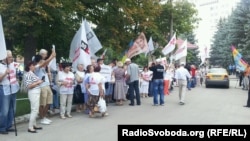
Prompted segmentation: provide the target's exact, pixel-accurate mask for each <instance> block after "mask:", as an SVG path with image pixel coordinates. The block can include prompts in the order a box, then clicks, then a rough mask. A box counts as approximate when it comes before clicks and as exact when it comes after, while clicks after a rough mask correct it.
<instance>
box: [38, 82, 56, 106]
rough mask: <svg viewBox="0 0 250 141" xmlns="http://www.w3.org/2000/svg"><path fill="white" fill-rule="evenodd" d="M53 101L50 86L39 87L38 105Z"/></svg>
mask: <svg viewBox="0 0 250 141" xmlns="http://www.w3.org/2000/svg"><path fill="white" fill-rule="evenodd" d="M52 103H53V93H52V90H51V88H50V86H44V87H41V96H40V105H41V106H46V105H47V104H52Z"/></svg>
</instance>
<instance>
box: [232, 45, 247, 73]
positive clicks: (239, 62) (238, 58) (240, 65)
mask: <svg viewBox="0 0 250 141" xmlns="http://www.w3.org/2000/svg"><path fill="white" fill-rule="evenodd" d="M231 49H232V54H233V58H234V63H235V65H236V68H237V69H239V70H240V71H245V70H246V68H247V63H246V62H245V61H244V60H243V59H242V55H241V54H240V53H239V52H238V50H237V49H236V48H235V46H231Z"/></svg>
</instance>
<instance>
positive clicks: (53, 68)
mask: <svg viewBox="0 0 250 141" xmlns="http://www.w3.org/2000/svg"><path fill="white" fill-rule="evenodd" d="M52 49H53V50H54V51H55V50H56V48H55V45H52ZM48 67H49V68H50V70H51V71H57V67H56V57H54V58H53V59H52V60H51V61H50V62H49V65H48Z"/></svg>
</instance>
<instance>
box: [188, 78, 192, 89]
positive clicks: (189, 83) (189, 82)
mask: <svg viewBox="0 0 250 141" xmlns="http://www.w3.org/2000/svg"><path fill="white" fill-rule="evenodd" d="M187 88H188V89H189V90H191V80H189V79H188V78H187Z"/></svg>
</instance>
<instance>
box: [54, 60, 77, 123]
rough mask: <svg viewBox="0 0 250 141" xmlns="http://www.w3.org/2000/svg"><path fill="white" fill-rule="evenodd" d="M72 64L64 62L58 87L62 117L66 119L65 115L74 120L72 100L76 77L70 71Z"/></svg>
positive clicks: (59, 75) (59, 74)
mask: <svg viewBox="0 0 250 141" xmlns="http://www.w3.org/2000/svg"><path fill="white" fill-rule="evenodd" d="M71 65H72V64H71V63H67V62H64V63H62V68H63V71H60V72H59V73H58V81H57V83H58V85H59V92H60V117H61V119H65V118H66V117H65V114H66V116H67V117H69V118H72V116H71V109H72V100H73V92H74V86H73V85H74V81H75V76H74V74H73V73H72V72H71V71H70V68H71Z"/></svg>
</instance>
